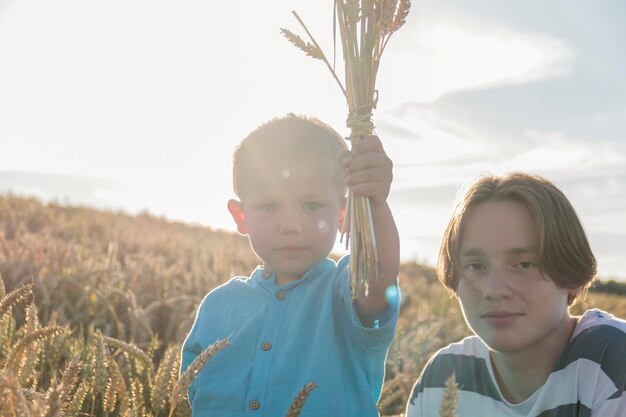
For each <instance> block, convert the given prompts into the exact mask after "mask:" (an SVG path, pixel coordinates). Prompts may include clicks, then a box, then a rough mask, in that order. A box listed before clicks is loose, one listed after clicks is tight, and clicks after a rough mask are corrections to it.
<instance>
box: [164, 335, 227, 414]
mask: <svg viewBox="0 0 626 417" xmlns="http://www.w3.org/2000/svg"><path fill="white" fill-rule="evenodd" d="M229 344H230V341H229V340H228V338H226V339H222V340H218V341H217V342H215V343H213V344H212V345H210V346H209V347H207V348H206V349H204V350H203V351H202V352H200V354H199V355H198V356H197V357H196V359H194V361H193V362H191V365H189V367H188V368H187V370H186V371H185V372H183V374H182V375H181V377H180V378H179V379H178V382H176V385H174V389H173V390H172V392H171V393H170V414H169V417H172V415H173V414H174V409H175V408H176V405H177V404H178V403H179V402H181V400H182V399H183V398H185V395H186V394H187V389H189V386H190V385H191V382H192V381H193V380H194V378H195V377H196V375H198V372H200V371H201V370H202V368H204V366H205V365H206V364H207V363H208V362H209V361H210V360H211V358H212V357H213V356H214V355H215V354H216V353H217V352H219V351H220V350H222V349H224V348H225V347H226V346H228V345H229Z"/></svg>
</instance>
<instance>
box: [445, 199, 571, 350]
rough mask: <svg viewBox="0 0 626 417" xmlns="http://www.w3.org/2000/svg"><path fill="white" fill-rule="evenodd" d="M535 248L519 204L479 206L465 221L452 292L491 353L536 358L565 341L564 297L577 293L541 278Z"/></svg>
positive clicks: (529, 224) (526, 213) (532, 225)
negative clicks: (529, 354)
mask: <svg viewBox="0 0 626 417" xmlns="http://www.w3.org/2000/svg"><path fill="white" fill-rule="evenodd" d="M538 245H539V236H538V232H537V227H536V225H535V222H534V220H533V218H532V217H531V214H530V213H529V211H528V209H527V208H526V207H525V206H524V205H523V204H521V203H517V202H510V201H490V202H485V203H481V204H478V205H477V206H475V207H473V208H472V209H471V210H470V212H469V214H468V215H467V217H466V219H465V223H464V226H463V231H462V240H461V245H460V250H459V254H458V265H457V271H459V272H458V273H459V274H460V277H459V278H460V279H459V283H458V287H457V294H458V296H459V300H460V302H461V307H462V309H463V314H464V316H465V320H466V321H467V323H468V325H469V326H470V327H471V329H472V330H473V331H474V333H476V334H477V335H478V336H479V337H480V338H481V339H482V340H483V341H484V342H485V344H487V345H488V346H489V347H490V348H491V349H493V350H494V351H498V352H505V353H513V352H517V353H521V352H527V353H533V352H534V353H538V354H540V353H541V350H542V349H546V348H550V347H556V346H561V345H562V344H563V343H566V341H567V338H569V333H568V329H569V326H570V324H571V320H570V316H569V313H568V310H567V298H568V295H569V294H570V293H572V294H574V293H576V291H577V290H571V289H565V288H560V287H558V286H557V285H556V284H555V283H554V282H553V281H552V280H550V279H549V277H547V276H544V275H542V273H541V271H540V270H539V266H538V265H539V254H538ZM564 338H565V340H564ZM562 347H564V345H562Z"/></svg>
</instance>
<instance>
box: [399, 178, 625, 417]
mask: <svg viewBox="0 0 626 417" xmlns="http://www.w3.org/2000/svg"><path fill="white" fill-rule="evenodd" d="M437 272H438V276H439V279H440V281H441V282H442V283H443V284H444V285H445V286H446V287H447V288H448V289H450V290H451V291H453V292H454V294H455V295H456V296H457V297H458V299H459V301H460V304H461V307H462V310H463V315H464V317H465V321H466V322H467V324H468V325H469V327H470V328H471V329H472V330H473V332H474V333H475V336H470V337H468V338H465V339H464V340H462V341H461V342H459V343H454V344H451V345H449V346H448V347H446V348H444V349H442V350H440V351H439V352H438V353H436V354H435V355H434V356H433V357H432V358H431V359H430V361H429V363H428V365H427V366H426V368H425V369H424V371H423V373H422V375H421V376H420V378H419V379H418V381H417V383H416V385H415V387H414V388H413V394H412V396H411V397H410V399H409V402H408V404H407V412H406V415H407V417H432V416H437V415H439V414H438V411H439V407H440V403H441V398H442V393H443V391H444V386H445V381H446V379H447V378H449V377H450V376H451V375H452V374H454V375H455V377H456V381H457V384H458V387H459V388H458V395H457V407H458V415H459V416H462V417H473V416H475V417H484V416H498V417H508V416H510V417H514V416H515V417H519V416H528V417H539V416H541V417H557V416H561V417H566V416H567V417H569V416H571V417H574V416H578V417H583V416H597V417H625V416H626V395H625V394H624V386H625V385H626V360H625V354H626V322H625V321H623V320H619V319H616V318H615V317H613V316H612V315H610V314H608V313H605V312H603V311H600V310H597V309H593V310H589V311H587V312H585V314H583V315H582V316H581V317H574V316H572V315H571V314H570V313H569V307H570V306H571V305H572V303H574V302H575V300H576V299H577V297H578V296H579V294H580V293H581V291H584V290H585V289H586V288H587V287H588V286H589V285H590V283H591V281H592V280H593V279H594V277H595V275H596V261H595V258H594V256H593V254H592V252H591V249H590V247H589V243H588V241H587V238H586V236H585V232H584V230H583V228H582V225H581V223H580V221H579V219H578V216H577V215H576V212H575V211H574V208H573V207H572V205H571V204H570V202H569V201H568V200H567V198H566V197H565V196H564V195H563V193H562V192H561V191H560V190H558V189H557V188H556V187H555V186H554V185H553V184H552V183H550V182H549V181H547V180H546V179H544V178H541V177H537V176H532V175H528V174H524V173H512V174H509V175H505V176H490V177H486V178H482V179H480V180H479V181H477V182H476V183H475V184H474V185H473V186H472V187H471V188H470V189H469V191H468V192H467V194H466V195H465V197H464V199H463V200H462V201H461V203H460V204H459V205H458V206H457V209H456V211H455V213H454V214H453V216H452V219H451V220H450V222H449V224H448V227H447V229H446V232H445V234H444V238H443V242H442V247H441V251H440V253H439V264H438V271H437Z"/></svg>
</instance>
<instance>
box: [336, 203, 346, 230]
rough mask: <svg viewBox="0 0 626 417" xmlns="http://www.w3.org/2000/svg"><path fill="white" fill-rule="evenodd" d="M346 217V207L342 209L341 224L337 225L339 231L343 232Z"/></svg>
mask: <svg viewBox="0 0 626 417" xmlns="http://www.w3.org/2000/svg"><path fill="white" fill-rule="evenodd" d="M345 216H346V208H345V206H344V207H342V208H341V214H340V215H339V224H338V225H337V230H339V231H340V232H341V228H342V227H343V219H344V218H345Z"/></svg>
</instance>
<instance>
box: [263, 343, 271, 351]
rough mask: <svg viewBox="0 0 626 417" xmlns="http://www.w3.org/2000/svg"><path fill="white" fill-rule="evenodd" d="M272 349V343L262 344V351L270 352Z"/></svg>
mask: <svg viewBox="0 0 626 417" xmlns="http://www.w3.org/2000/svg"><path fill="white" fill-rule="evenodd" d="M271 348H272V344H271V343H270V342H263V343H261V349H263V350H265V351H267V350H270V349H271Z"/></svg>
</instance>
